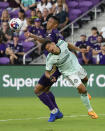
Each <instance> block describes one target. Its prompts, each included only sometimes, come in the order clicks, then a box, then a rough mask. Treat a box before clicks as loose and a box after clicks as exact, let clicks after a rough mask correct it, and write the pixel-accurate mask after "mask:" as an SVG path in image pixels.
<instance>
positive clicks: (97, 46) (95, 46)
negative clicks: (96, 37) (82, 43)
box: [92, 43, 101, 50]
mask: <svg viewBox="0 0 105 131" xmlns="http://www.w3.org/2000/svg"><path fill="white" fill-rule="evenodd" d="M100 46H101V43H96V44H93V45H92V48H93V49H95V50H100Z"/></svg>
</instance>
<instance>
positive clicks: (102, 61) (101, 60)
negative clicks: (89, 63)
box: [99, 52, 105, 64]
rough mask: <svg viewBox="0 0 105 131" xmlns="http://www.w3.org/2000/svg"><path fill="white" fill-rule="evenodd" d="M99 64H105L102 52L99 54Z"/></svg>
mask: <svg viewBox="0 0 105 131" xmlns="http://www.w3.org/2000/svg"><path fill="white" fill-rule="evenodd" d="M99 59H100V62H99V64H105V55H103V54H102V52H100V53H99Z"/></svg>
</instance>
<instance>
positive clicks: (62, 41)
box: [56, 40, 67, 46]
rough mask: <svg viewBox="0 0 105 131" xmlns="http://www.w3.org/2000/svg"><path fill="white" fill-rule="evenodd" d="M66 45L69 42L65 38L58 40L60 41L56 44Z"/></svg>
mask: <svg viewBox="0 0 105 131" xmlns="http://www.w3.org/2000/svg"><path fill="white" fill-rule="evenodd" d="M64 44H65V45H66V44H67V42H66V41H64V40H59V41H58V43H57V44H56V45H57V46H61V45H64Z"/></svg>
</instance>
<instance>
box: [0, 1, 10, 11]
mask: <svg viewBox="0 0 105 131" xmlns="http://www.w3.org/2000/svg"><path fill="white" fill-rule="evenodd" d="M8 7H9V4H8V2H0V9H6V8H8Z"/></svg>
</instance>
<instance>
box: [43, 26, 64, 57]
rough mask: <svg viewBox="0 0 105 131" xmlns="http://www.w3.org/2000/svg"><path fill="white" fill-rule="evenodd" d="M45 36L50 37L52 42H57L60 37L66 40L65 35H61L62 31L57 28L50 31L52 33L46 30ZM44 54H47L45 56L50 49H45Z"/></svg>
mask: <svg viewBox="0 0 105 131" xmlns="http://www.w3.org/2000/svg"><path fill="white" fill-rule="evenodd" d="M45 37H47V38H49V39H50V40H51V41H52V42H55V43H57V42H58V40H59V39H61V40H64V37H63V36H62V35H61V33H60V32H59V31H58V30H57V29H53V30H52V32H50V33H47V32H46V36H45ZM44 54H45V56H47V55H48V51H47V50H45V51H44Z"/></svg>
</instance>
